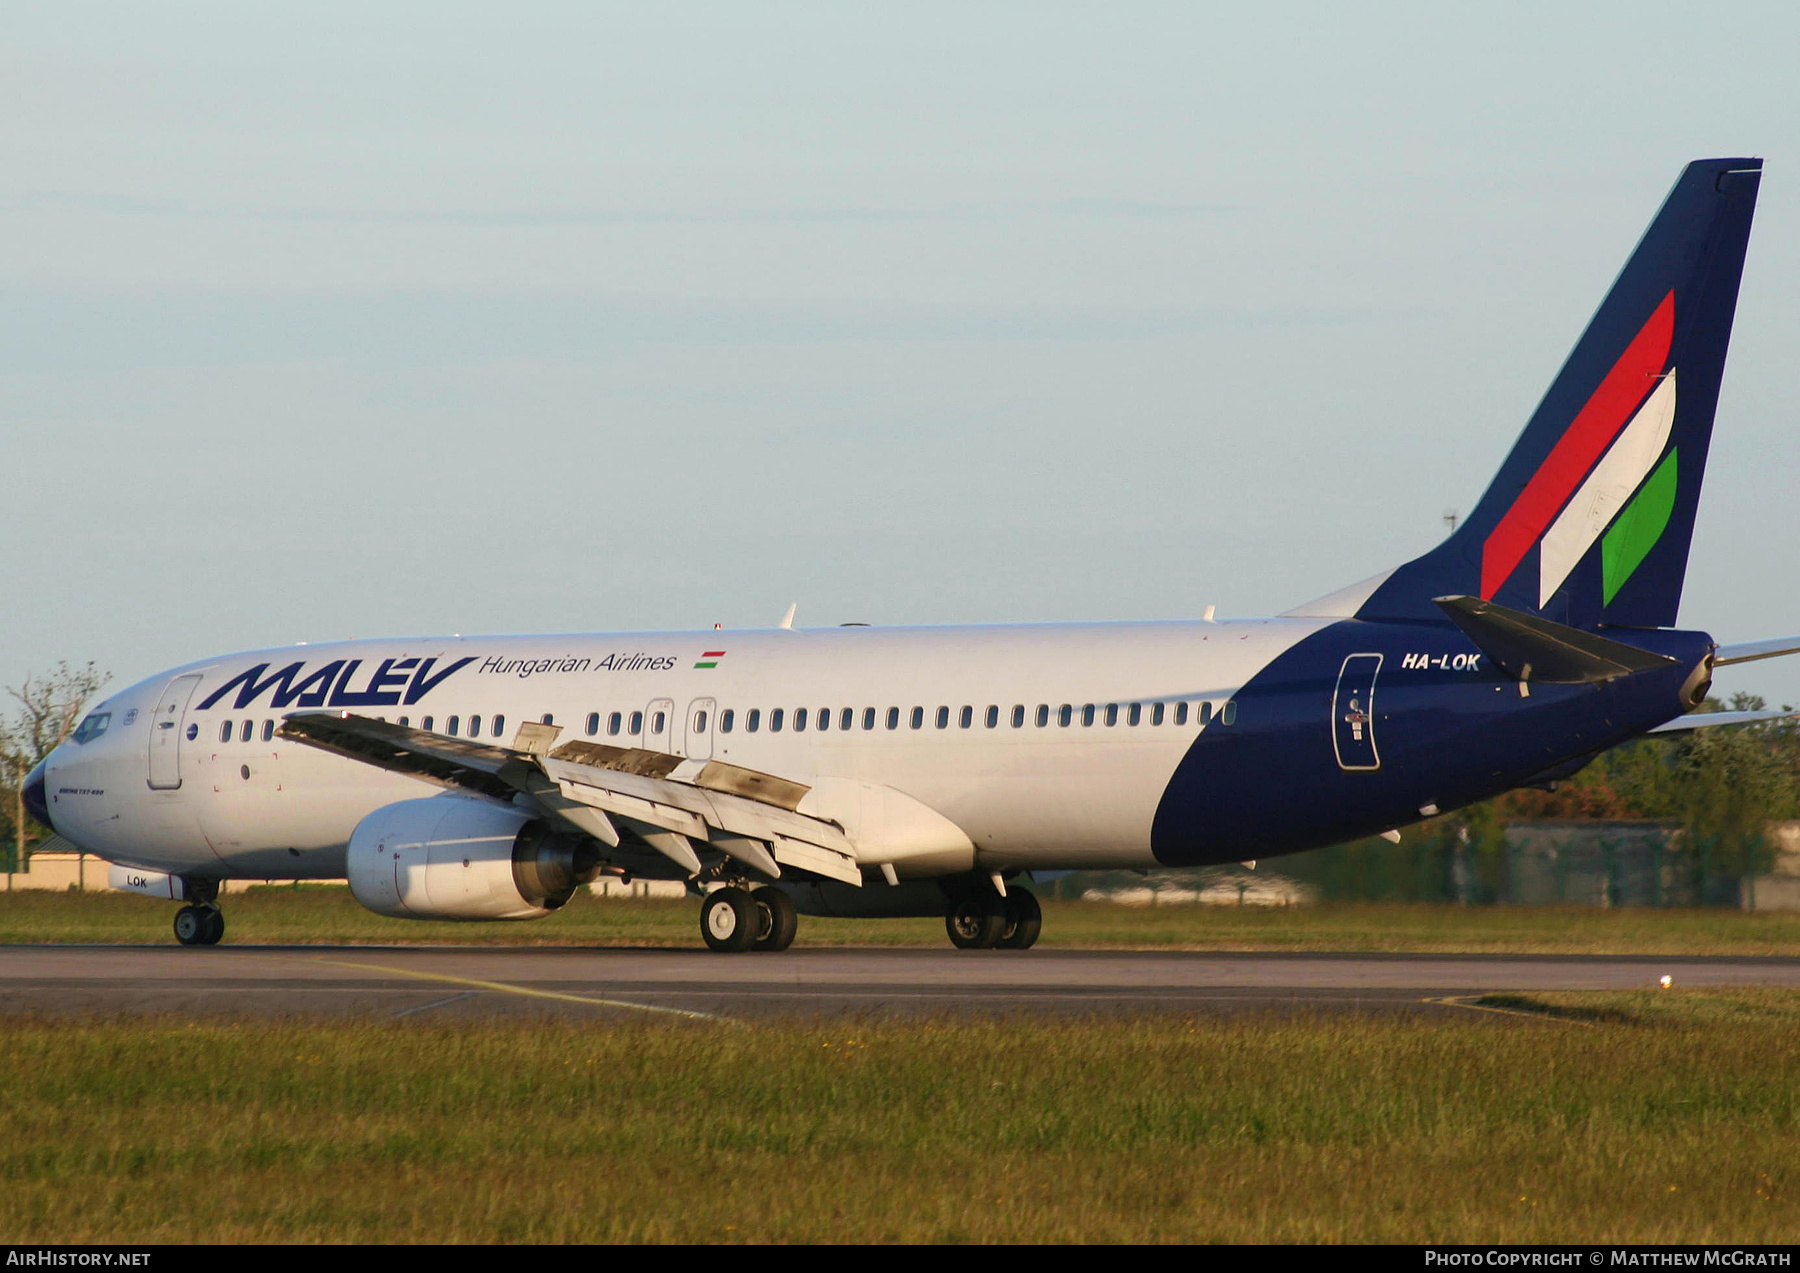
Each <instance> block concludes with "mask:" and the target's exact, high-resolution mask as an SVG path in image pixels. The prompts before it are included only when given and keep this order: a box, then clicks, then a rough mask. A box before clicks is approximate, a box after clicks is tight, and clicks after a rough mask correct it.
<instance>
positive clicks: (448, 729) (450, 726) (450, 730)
mask: <svg viewBox="0 0 1800 1273" xmlns="http://www.w3.org/2000/svg"><path fill="white" fill-rule="evenodd" d="M461 723H462V717H460V716H452V717H451V718H450V719H449V720H447V721H445V722H444V732H445V733H446V734H448V735H450V737H452V738H455V737H456V727H457V726H458V725H460V724H461Z"/></svg>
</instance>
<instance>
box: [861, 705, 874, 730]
mask: <svg viewBox="0 0 1800 1273" xmlns="http://www.w3.org/2000/svg"><path fill="white" fill-rule="evenodd" d="M863 728H864V729H874V728H875V709H874V708H873V707H865V708H863Z"/></svg>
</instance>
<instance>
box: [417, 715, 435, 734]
mask: <svg viewBox="0 0 1800 1273" xmlns="http://www.w3.org/2000/svg"><path fill="white" fill-rule="evenodd" d="M419 728H420V729H422V730H424V731H425V732H426V733H428V734H429V733H431V732H432V718H431V717H429V716H427V717H426V718H425V719H424V720H422V721H420V722H419Z"/></svg>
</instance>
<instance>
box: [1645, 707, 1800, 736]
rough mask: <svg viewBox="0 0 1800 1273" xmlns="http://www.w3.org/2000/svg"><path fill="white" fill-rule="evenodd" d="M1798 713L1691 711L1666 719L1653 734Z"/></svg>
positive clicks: (1672, 732)
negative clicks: (1684, 714)
mask: <svg viewBox="0 0 1800 1273" xmlns="http://www.w3.org/2000/svg"><path fill="white" fill-rule="evenodd" d="M1795 715H1796V713H1794V712H1784V711H1779V710H1771V711H1765V712H1689V713H1688V714H1687V715H1686V716H1677V717H1676V718H1675V719H1674V720H1670V721H1664V722H1663V723H1662V724H1660V725H1658V726H1657V727H1656V728H1655V729H1653V730H1651V731H1650V732H1651V733H1652V734H1680V733H1686V732H1687V731H1688V730H1690V729H1711V728H1713V727H1714V726H1715V725H1754V724H1756V723H1757V722H1758V721H1765V720H1792V719H1793V718H1794V716H1795Z"/></svg>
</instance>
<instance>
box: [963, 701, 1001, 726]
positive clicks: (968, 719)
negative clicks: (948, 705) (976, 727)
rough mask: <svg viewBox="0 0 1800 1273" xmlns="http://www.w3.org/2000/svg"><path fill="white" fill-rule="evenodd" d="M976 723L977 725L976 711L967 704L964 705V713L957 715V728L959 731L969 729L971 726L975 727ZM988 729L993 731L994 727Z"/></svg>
mask: <svg viewBox="0 0 1800 1273" xmlns="http://www.w3.org/2000/svg"><path fill="white" fill-rule="evenodd" d="M974 723H975V709H974V708H973V707H970V706H968V705H967V704H964V705H963V709H962V711H960V712H958V713H957V714H956V727H957V728H958V729H967V728H968V727H969V726H971V725H973V724H974ZM988 728H989V729H992V728H993V726H992V725H990V726H988Z"/></svg>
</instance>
